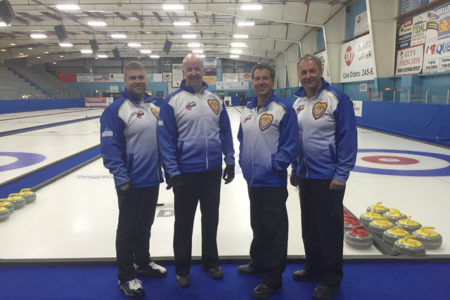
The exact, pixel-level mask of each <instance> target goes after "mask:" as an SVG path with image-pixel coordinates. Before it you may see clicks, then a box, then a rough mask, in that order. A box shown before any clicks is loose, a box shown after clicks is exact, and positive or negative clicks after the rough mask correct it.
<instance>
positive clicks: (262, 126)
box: [259, 114, 273, 131]
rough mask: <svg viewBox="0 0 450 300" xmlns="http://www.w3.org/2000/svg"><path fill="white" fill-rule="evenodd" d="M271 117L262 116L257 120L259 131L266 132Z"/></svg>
mask: <svg viewBox="0 0 450 300" xmlns="http://www.w3.org/2000/svg"><path fill="white" fill-rule="evenodd" d="M272 121H273V115H269V114H263V115H262V116H261V118H259V129H261V131H264V130H266V129H267V128H269V126H270V125H271V124H272Z"/></svg>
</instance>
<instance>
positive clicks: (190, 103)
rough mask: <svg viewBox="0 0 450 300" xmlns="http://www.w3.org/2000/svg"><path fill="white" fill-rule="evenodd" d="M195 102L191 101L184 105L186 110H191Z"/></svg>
mask: <svg viewBox="0 0 450 300" xmlns="http://www.w3.org/2000/svg"><path fill="white" fill-rule="evenodd" d="M195 105H196V104H195V102H194V101H192V102H189V103H188V104H187V105H186V109H187V110H192V108H193V107H195Z"/></svg>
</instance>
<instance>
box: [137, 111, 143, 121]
mask: <svg viewBox="0 0 450 300" xmlns="http://www.w3.org/2000/svg"><path fill="white" fill-rule="evenodd" d="M143 115H144V112H143V111H142V110H140V111H138V112H137V113H136V117H137V118H138V119H142V116H143Z"/></svg>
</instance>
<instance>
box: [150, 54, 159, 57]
mask: <svg viewBox="0 0 450 300" xmlns="http://www.w3.org/2000/svg"><path fill="white" fill-rule="evenodd" d="M150 58H159V55H155V54H152V55H150Z"/></svg>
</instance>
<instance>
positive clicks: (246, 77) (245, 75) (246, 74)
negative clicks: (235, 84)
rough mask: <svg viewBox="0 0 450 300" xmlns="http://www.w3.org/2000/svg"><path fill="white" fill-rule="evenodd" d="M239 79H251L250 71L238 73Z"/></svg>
mask: <svg viewBox="0 0 450 300" xmlns="http://www.w3.org/2000/svg"><path fill="white" fill-rule="evenodd" d="M239 81H252V73H239Z"/></svg>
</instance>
